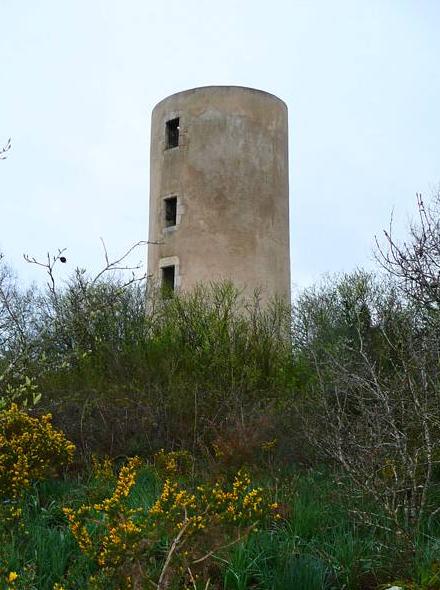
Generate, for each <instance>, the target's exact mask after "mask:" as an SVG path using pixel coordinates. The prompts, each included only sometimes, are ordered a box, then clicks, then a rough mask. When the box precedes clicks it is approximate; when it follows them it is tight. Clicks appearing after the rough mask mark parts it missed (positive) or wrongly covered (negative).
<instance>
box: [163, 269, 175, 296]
mask: <svg viewBox="0 0 440 590" xmlns="http://www.w3.org/2000/svg"><path fill="white" fill-rule="evenodd" d="M175 268H176V267H175V266H164V267H163V268H162V295H163V297H164V298H166V299H168V298H170V297H172V296H173V293H174V275H175Z"/></svg>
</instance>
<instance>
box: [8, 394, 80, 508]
mask: <svg viewBox="0 0 440 590" xmlns="http://www.w3.org/2000/svg"><path fill="white" fill-rule="evenodd" d="M51 420H52V416H51V414H46V415H44V416H41V417H39V418H34V417H32V416H30V415H29V414H28V413H27V412H24V411H22V410H20V409H19V408H18V407H17V406H16V405H15V404H12V405H11V407H10V408H9V409H7V410H2V411H1V412H0V497H1V498H3V499H5V498H6V499H10V500H17V499H18V498H19V497H20V496H21V495H22V494H23V492H24V491H25V490H26V488H28V487H29V486H30V484H31V483H32V482H33V481H36V480H39V479H43V478H46V477H48V476H50V475H52V474H53V473H55V472H56V470H57V469H60V468H61V467H64V466H65V465H67V464H68V463H70V462H71V461H72V459H73V454H74V451H75V446H74V445H73V444H72V443H71V442H70V441H68V440H67V438H66V437H65V435H64V434H63V433H62V432H60V431H58V430H56V429H55V428H54V427H53V426H52V423H51Z"/></svg>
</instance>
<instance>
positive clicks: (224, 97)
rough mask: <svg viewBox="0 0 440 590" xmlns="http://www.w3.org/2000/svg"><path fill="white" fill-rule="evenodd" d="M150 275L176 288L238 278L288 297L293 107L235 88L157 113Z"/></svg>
mask: <svg viewBox="0 0 440 590" xmlns="http://www.w3.org/2000/svg"><path fill="white" fill-rule="evenodd" d="M149 241H150V242H154V244H150V246H149V248H148V274H149V275H150V277H151V278H152V279H153V280H154V281H155V282H156V283H158V284H160V285H161V286H162V287H163V288H165V289H166V290H168V291H172V290H174V289H182V290H185V291H187V290H191V289H192V288H193V287H194V286H195V285H196V284H198V283H201V282H205V283H206V282H209V281H221V280H225V279H227V280H231V281H232V282H233V283H235V284H236V285H237V286H239V287H240V288H246V289H247V290H255V289H260V290H262V294H263V297H264V299H267V298H268V297H271V296H272V295H278V296H281V297H282V298H284V299H285V300H286V301H290V259H289V170H288V130H287V107H286V105H285V103H284V102H282V101H281V100H280V99H279V98H277V97H276V96H273V95H272V94H268V93H267V92H262V91H260V90H254V89H251V88H242V87H236V86H208V87H204V88H194V89H192V90H186V91H184V92H178V93H177V94H173V95H172V96H169V97H168V98H165V99H164V100H162V101H161V102H159V103H158V104H157V105H156V107H155V108H154V110H153V114H152V125H151V164H150V227H149Z"/></svg>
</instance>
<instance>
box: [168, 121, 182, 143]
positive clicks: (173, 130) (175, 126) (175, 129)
mask: <svg viewBox="0 0 440 590" xmlns="http://www.w3.org/2000/svg"><path fill="white" fill-rule="evenodd" d="M179 120H180V119H179V118H178V117H177V119H171V120H170V121H167V125H166V135H167V137H166V140H167V149H169V148H173V147H177V146H178V145H179V131H180V127H179Z"/></svg>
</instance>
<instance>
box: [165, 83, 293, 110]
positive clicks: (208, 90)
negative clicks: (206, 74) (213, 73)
mask: <svg viewBox="0 0 440 590" xmlns="http://www.w3.org/2000/svg"><path fill="white" fill-rule="evenodd" d="M216 91H219V92H228V91H230V92H243V93H249V94H261V95H263V96H265V97H267V98H269V99H272V100H274V101H276V102H279V103H281V104H282V105H283V106H284V108H285V109H286V110H287V104H286V103H285V102H284V100H282V99H281V98H279V97H278V96H276V95H275V94H272V93H271V92H266V91H265V90H260V89H258V88H250V87H249V86H234V85H210V86H197V87H196V88H188V89H187V90H181V91H180V92H175V93H173V94H170V95H169V96H166V97H165V98H163V99H162V100H160V101H159V102H158V103H156V105H155V106H154V108H153V110H155V109H157V108H158V107H160V106H161V105H162V104H163V103H165V102H167V101H169V100H171V99H173V98H177V97H179V96H188V95H191V94H196V93H203V92H205V93H209V94H214V93H215V92H216Z"/></svg>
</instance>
